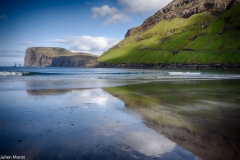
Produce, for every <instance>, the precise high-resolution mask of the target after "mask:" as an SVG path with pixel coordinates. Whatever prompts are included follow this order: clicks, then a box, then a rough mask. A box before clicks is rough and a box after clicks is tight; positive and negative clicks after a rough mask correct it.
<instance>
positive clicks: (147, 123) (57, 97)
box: [0, 67, 240, 159]
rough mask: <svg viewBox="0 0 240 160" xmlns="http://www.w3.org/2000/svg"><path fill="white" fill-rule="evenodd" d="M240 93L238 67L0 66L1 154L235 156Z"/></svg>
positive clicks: (28, 156) (52, 156)
mask: <svg viewBox="0 0 240 160" xmlns="http://www.w3.org/2000/svg"><path fill="white" fill-rule="evenodd" d="M239 95H240V71H222V70H159V69H113V68H111V69H109V68H51V67H49V68H40V67H0V144H1V145H0V155H1V156H2V157H4V156H13V155H17V156H23V157H25V159H238V158H239V155H240V154H239V152H240V148H239V144H240V139H239V137H238V135H239V133H240V127H239V126H240V116H239V115H240V96H239ZM223 155H224V156H223ZM5 158H6V157H5Z"/></svg>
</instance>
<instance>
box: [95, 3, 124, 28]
mask: <svg viewBox="0 0 240 160" xmlns="http://www.w3.org/2000/svg"><path fill="white" fill-rule="evenodd" d="M92 12H93V15H92V17H93V18H97V17H107V19H106V20H105V21H104V22H103V23H102V25H103V26H106V25H110V24H115V23H117V22H119V21H122V22H124V21H128V20H129V17H128V16H126V15H125V14H123V13H121V12H120V11H119V10H118V9H116V8H115V7H112V8H110V7H109V6H108V5H104V6H102V7H94V8H92Z"/></svg>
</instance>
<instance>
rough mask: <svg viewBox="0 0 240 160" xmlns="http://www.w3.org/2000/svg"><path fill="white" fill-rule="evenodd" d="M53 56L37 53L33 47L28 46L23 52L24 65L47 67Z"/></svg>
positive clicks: (50, 63)
mask: <svg viewBox="0 0 240 160" xmlns="http://www.w3.org/2000/svg"><path fill="white" fill-rule="evenodd" d="M52 61H53V58H51V57H48V56H45V55H42V54H41V53H38V52H37V51H36V50H35V48H28V49H27V50H26V52H25V57H24V66H39V67H40V66H41V67H47V66H51V65H52Z"/></svg>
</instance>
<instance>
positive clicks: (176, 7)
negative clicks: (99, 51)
mask: <svg viewBox="0 0 240 160" xmlns="http://www.w3.org/2000/svg"><path fill="white" fill-rule="evenodd" d="M99 61H100V63H101V65H102V66H114V65H115V66H116V65H117V64H118V65H117V66H125V67H148V66H156V67H160V68H161V67H162V68H167V67H169V68H184V67H185V68H193V69H198V68H201V67H202V68H204V67H205V68H208V67H209V65H211V66H213V67H214V66H215V67H219V66H220V68H221V67H224V66H228V67H230V68H235V67H237V68H239V66H240V1H239V0H221V1H217V0H215V1H214V0H213V1H209V0H200V1H197V0H174V1H172V2H171V3H170V4H168V5H167V6H166V7H164V8H163V9H161V10H160V11H158V12H157V13H156V14H154V15H153V16H151V17H149V18H148V19H147V20H145V21H144V22H143V24H142V25H141V26H138V27H134V28H132V29H129V30H128V32H127V33H126V35H125V39H123V40H122V41H121V42H120V43H118V44H116V45H115V46H113V47H112V48H111V49H109V50H108V51H106V52H105V53H104V54H103V55H102V56H101V57H100V58H99Z"/></svg>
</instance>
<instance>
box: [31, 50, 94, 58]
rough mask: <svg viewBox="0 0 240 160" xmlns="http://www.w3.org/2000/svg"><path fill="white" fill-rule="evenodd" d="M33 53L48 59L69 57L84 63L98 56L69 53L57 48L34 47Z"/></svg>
mask: <svg viewBox="0 0 240 160" xmlns="http://www.w3.org/2000/svg"><path fill="white" fill-rule="evenodd" d="M35 51H36V52H37V53H41V54H42V55H46V56H48V57H52V58H53V57H60V56H64V57H69V58H71V59H75V60H83V59H84V60H86V61H90V60H95V59H97V57H98V56H96V55H92V54H88V53H79V52H77V53H73V52H70V51H68V50H66V49H64V48H57V47H36V48H35Z"/></svg>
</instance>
